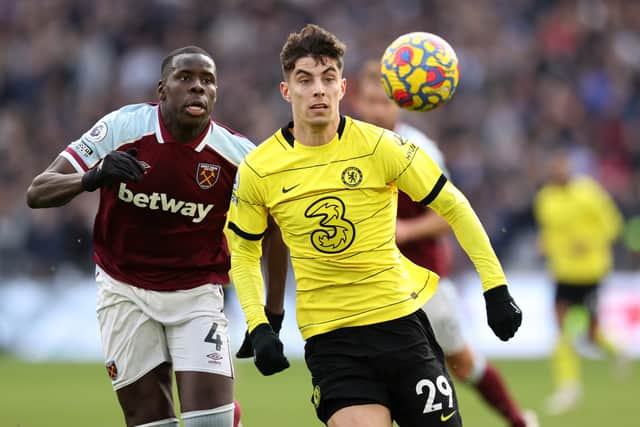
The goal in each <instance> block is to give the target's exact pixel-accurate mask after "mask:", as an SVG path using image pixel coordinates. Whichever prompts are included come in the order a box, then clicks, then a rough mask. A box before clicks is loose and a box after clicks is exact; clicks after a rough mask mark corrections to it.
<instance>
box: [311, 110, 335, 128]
mask: <svg viewBox="0 0 640 427" xmlns="http://www.w3.org/2000/svg"><path fill="white" fill-rule="evenodd" d="M332 119H333V117H332V114H330V113H329V110H322V111H313V112H312V113H311V114H309V115H308V116H307V120H308V122H309V124H312V125H315V126H322V125H328V124H329V123H331V121H332Z"/></svg>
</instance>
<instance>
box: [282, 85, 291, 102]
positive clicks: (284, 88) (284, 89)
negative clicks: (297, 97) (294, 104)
mask: <svg viewBox="0 0 640 427" xmlns="http://www.w3.org/2000/svg"><path fill="white" fill-rule="evenodd" d="M280 95H282V98H284V100H285V101H287V102H288V103H291V95H290V94H289V85H288V84H287V82H280Z"/></svg>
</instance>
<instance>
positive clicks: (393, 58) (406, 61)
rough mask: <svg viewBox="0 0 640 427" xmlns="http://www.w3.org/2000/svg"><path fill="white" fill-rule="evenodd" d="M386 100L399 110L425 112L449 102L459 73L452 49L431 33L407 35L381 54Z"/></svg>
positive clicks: (456, 58) (381, 71)
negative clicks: (390, 101)
mask: <svg viewBox="0 0 640 427" xmlns="http://www.w3.org/2000/svg"><path fill="white" fill-rule="evenodd" d="M380 65H381V66H380V73H381V78H382V84H383V86H384V90H385V92H386V93H387V96H388V97H389V98H390V99H391V100H393V101H394V102H395V103H396V104H398V105H399V106H400V107H402V108H405V109H407V110H412V111H428V110H432V109H434V108H437V107H439V106H441V105H442V104H444V103H445V102H447V101H448V100H450V99H451V97H452V96H453V94H454V93H455V92H456V88H457V87H458V81H459V79H460V70H459V68H458V57H457V56H456V53H455V51H454V50H453V48H452V47H451V46H450V45H449V43H447V42H446V41H445V40H443V39H442V38H440V37H438V36H436V35H435V34H431V33H420V32H416V33H408V34H404V35H402V36H400V37H398V38H397V39H395V40H394V41H393V42H392V43H391V44H390V45H389V46H388V47H387V49H386V50H385V51H384V55H382V60H381V64H380Z"/></svg>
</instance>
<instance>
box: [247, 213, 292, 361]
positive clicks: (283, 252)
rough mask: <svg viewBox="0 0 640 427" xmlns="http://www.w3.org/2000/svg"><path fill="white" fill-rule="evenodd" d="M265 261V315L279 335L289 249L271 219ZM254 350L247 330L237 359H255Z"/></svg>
mask: <svg viewBox="0 0 640 427" xmlns="http://www.w3.org/2000/svg"><path fill="white" fill-rule="evenodd" d="M262 251H263V257H262V258H263V260H264V264H265V265H266V270H267V271H266V282H267V283H266V285H267V286H266V288H267V296H266V304H265V306H264V314H265V315H266V316H267V320H268V321H269V324H270V325H271V327H272V328H273V331H274V332H275V333H276V335H278V334H279V333H280V329H281V328H282V322H283V320H284V294H285V283H286V280H287V266H288V263H287V259H288V252H287V248H286V246H285V245H284V242H283V241H282V234H281V233H280V229H279V228H278V226H277V225H276V223H275V222H274V221H273V219H272V218H271V217H269V227H268V228H267V232H266V233H265V237H264V239H263V241H262ZM253 354H254V349H253V345H252V344H251V338H250V336H249V331H248V330H247V331H246V332H245V335H244V339H243V340H242V344H241V345H240V348H239V349H238V351H237V352H236V357H237V358H239V359H246V358H250V357H253Z"/></svg>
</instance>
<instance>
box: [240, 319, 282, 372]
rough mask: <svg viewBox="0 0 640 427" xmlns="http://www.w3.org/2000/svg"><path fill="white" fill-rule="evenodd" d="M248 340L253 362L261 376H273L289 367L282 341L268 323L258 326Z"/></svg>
mask: <svg viewBox="0 0 640 427" xmlns="http://www.w3.org/2000/svg"><path fill="white" fill-rule="evenodd" d="M249 338H251V344H253V348H254V362H255V364H256V366H257V368H258V370H259V371H260V372H261V373H262V375H273V374H275V373H277V372H280V371H284V370H285V369H287V368H288V367H289V361H288V360H287V358H286V357H285V356H284V352H283V350H282V349H283V346H282V341H280V338H278V336H277V335H276V333H275V332H274V331H273V328H272V327H271V326H270V325H269V324H268V323H261V324H259V325H258V326H257V327H256V328H255V329H254V330H253V331H251V333H250V334H249Z"/></svg>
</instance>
